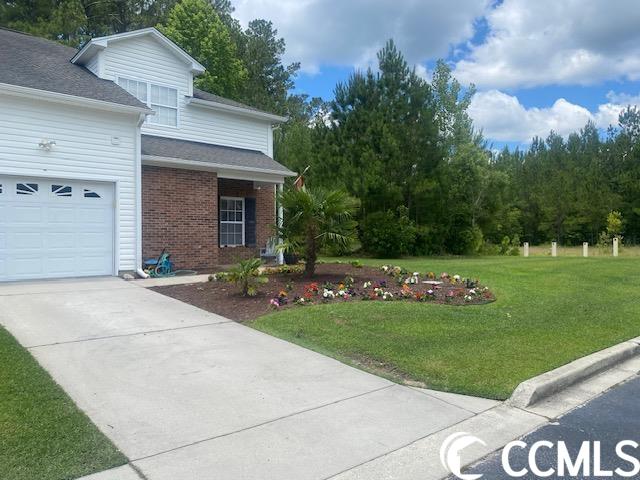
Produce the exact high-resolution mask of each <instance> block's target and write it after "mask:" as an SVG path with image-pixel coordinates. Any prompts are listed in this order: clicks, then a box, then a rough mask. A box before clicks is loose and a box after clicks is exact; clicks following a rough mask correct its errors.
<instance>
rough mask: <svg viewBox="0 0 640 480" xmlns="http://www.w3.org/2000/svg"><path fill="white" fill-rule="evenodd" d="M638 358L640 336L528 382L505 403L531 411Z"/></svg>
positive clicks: (516, 390)
mask: <svg viewBox="0 0 640 480" xmlns="http://www.w3.org/2000/svg"><path fill="white" fill-rule="evenodd" d="M636 355H640V337H637V338H634V339H631V340H628V341H626V342H622V343H620V344H618V345H614V346H613V347H610V348H606V349H604V350H601V351H599V352H596V353H593V354H591V355H587V356H586V357H582V358H579V359H578V360H575V361H573V362H571V363H568V364H567V365H563V366H562V367H560V368H556V369H555V370H551V371H550V372H547V373H543V374H542V375H538V376H537V377H533V378H530V379H529V380H525V381H524V382H522V383H521V384H520V385H518V387H517V388H516V389H515V391H514V392H513V394H512V395H511V397H510V398H509V399H508V400H507V401H506V402H505V403H506V404H507V405H511V406H513V407H517V408H527V407H529V406H531V405H533V404H534V403H537V402H539V401H540V400H542V399H545V398H547V397H549V396H551V395H554V394H556V393H558V392H560V391H562V390H564V389H565V388H567V387H570V386H572V385H574V384H576V383H578V382H580V381H582V380H585V379H587V378H589V377H592V376H593V375H596V374H598V373H601V372H603V371H605V370H608V369H610V368H612V367H614V366H616V365H618V364H620V363H622V362H624V361H626V360H629V359H630V358H632V357H635V356H636Z"/></svg>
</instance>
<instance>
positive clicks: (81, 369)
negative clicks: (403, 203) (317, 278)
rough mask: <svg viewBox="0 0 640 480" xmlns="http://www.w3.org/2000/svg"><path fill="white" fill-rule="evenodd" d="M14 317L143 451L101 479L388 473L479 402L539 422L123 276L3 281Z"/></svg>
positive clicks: (85, 398)
mask: <svg viewBox="0 0 640 480" xmlns="http://www.w3.org/2000/svg"><path fill="white" fill-rule="evenodd" d="M0 323H1V324H2V325H3V326H5V327H6V328H7V329H8V330H9V331H10V332H11V333H12V334H14V335H15V336H16V338H17V339H18V340H19V341H20V342H21V344H22V345H24V346H25V347H27V348H29V349H30V351H31V353H32V354H33V355H34V356H35V357H36V358H37V360H38V361H39V362H40V363H41V364H42V365H43V366H44V367H45V368H46V369H47V370H48V371H49V372H50V373H51V375H52V376H53V377H54V379H55V380H56V381H57V382H58V383H59V384H60V385H61V386H62V387H63V388H64V389H65V390H66V391H67V392H68V394H69V395H70V396H71V397H72V398H73V399H74V401H75V402H76V403H77V404H78V406H79V407H80V408H81V409H82V410H84V411H85V412H86V413H87V414H88V415H89V416H90V418H91V419H92V420H93V421H94V422H95V423H96V425H97V426H98V427H99V428H100V429H101V430H102V431H103V432H104V433H105V434H106V435H107V436H108V437H109V438H111V439H112V440H113V442H114V443H115V444H116V445H117V446H118V447H119V448H120V449H121V450H122V451H123V453H124V454H125V455H127V456H128V457H129V459H130V461H131V465H129V466H126V467H121V468H119V469H116V470H114V471H111V472H104V473H102V474H99V475H95V476H92V477H89V478H92V479H93V478H95V479H96V480H115V479H123V480H129V479H130V478H135V477H134V475H135V476H140V473H141V474H142V475H143V476H144V478H147V479H148V480H165V479H166V480H169V479H170V480H191V479H193V480H203V479H208V478H215V479H233V480H237V479H262V480H266V479H287V480H288V479H296V480H302V479H324V478H329V477H332V476H336V475H340V476H341V477H343V478H370V479H375V478H387V477H386V476H383V471H384V469H385V468H384V467H383V468H381V470H380V471H379V472H378V473H380V476H379V475H378V474H377V473H376V471H375V470H370V469H371V468H375V465H376V460H377V459H381V458H383V457H384V458H385V459H386V460H389V455H392V454H393V452H396V451H406V448H409V447H410V446H411V445H417V444H420V442H422V443H424V442H431V443H433V445H432V447H429V448H431V449H433V448H435V450H434V452H435V454H436V456H437V449H438V448H439V444H438V445H436V444H435V443H437V442H436V441H435V439H436V438H439V436H440V435H442V432H446V431H448V429H456V428H457V425H458V424H460V422H472V421H473V420H474V418H481V417H476V415H478V414H479V413H480V414H481V416H482V415H487V414H489V413H490V412H495V413H494V414H491V415H490V416H489V417H486V418H487V420H481V421H485V422H486V421H489V422H491V425H490V426H491V428H492V429H496V428H498V429H499V428H500V422H501V421H503V420H504V421H506V422H509V421H511V422H515V423H518V422H520V423H521V424H522V425H526V426H527V428H528V427H529V425H530V424H533V423H536V422H537V421H538V418H535V419H534V418H533V417H530V418H527V419H523V418H520V417H517V418H516V417H514V418H512V419H510V417H508V415H507V416H504V415H502V414H501V413H500V412H501V411H500V410H499V409H501V408H502V409H504V408H505V407H502V406H496V405H498V404H497V402H493V401H489V400H484V399H475V398H469V397H464V396H460V395H451V394H442V393H439V392H432V391H429V390H418V389H413V388H409V387H404V386H399V385H396V384H394V383H392V382H389V381H388V380H385V379H382V378H380V377H377V376H374V375H370V374H368V373H365V372H362V371H360V370H357V369H354V368H351V367H349V366H347V365H344V364H342V363H340V362H338V361H335V360H333V359H331V358H328V357H325V356H323V355H320V354H317V353H315V352H312V351H310V350H306V349H304V348H301V347H298V346H296V345H293V344H290V343H288V342H285V341H282V340H279V339H276V338H274V337H271V336H269V335H266V334H263V333H261V332H258V331H255V330H253V329H251V328H248V327H245V326H242V325H239V324H237V323H235V322H231V321H229V320H227V319H225V318H223V317H220V316H218V315H214V314H211V313H208V312H205V311H203V310H200V309H197V308H195V307H192V306H189V305H187V304H184V303H182V302H179V301H177V300H174V299H171V298H169V297H165V296H163V295H161V294H158V293H155V292H152V291H149V290H146V289H144V288H140V287H139V286H134V285H132V284H130V283H127V282H125V281H122V280H119V279H115V278H100V279H91V280H69V281H50V282H26V283H16V284H7V285H3V286H1V287H0ZM507 410H508V409H507ZM508 411H509V412H510V410H508ZM481 412H484V413H481ZM510 414H511V413H510ZM501 415H502V416H501ZM482 418H485V417H482ZM501 419H502V420H501ZM505 425H507V424H506V423H505ZM507 426H508V425H507ZM505 428H506V427H505ZM439 432H440V433H439ZM522 433H524V432H522ZM509 434H511V431H510V432H509ZM434 435H435V436H434ZM430 439H431V440H430ZM416 442H418V443H416ZM434 442H435V443H434ZM431 443H429V444H430V445H431ZM392 463H393V462H392ZM389 465H390V464H389V462H388V461H385V466H386V467H388V466H389ZM356 467H358V468H356ZM433 467H434V466H433V465H425V464H424V463H423V462H418V464H417V465H416V468H418V469H419V470H420V471H421V472H422V473H429V472H430V471H431V472H433V471H435V470H433ZM424 468H426V469H427V470H426V472H425V471H424ZM405 471H411V472H414V471H416V470H415V469H410V470H406V469H405ZM138 472H140V473H138ZM349 472H352V474H350V473H349ZM351 475H353V476H351ZM362 475H366V476H362ZM141 478H143V477H141ZM394 478H400V477H397V476H394ZM424 478H426V477H424Z"/></svg>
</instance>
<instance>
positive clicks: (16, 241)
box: [7, 231, 43, 252]
mask: <svg viewBox="0 0 640 480" xmlns="http://www.w3.org/2000/svg"><path fill="white" fill-rule="evenodd" d="M8 237H9V241H8V242H7V248H9V249H10V250H12V251H14V252H21V251H23V250H40V249H41V248H42V247H43V242H42V232H29V231H26V232H25V231H22V232H21V231H13V232H11V233H10V234H9V235H8Z"/></svg>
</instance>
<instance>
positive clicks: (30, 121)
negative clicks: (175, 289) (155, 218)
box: [0, 95, 138, 270]
mask: <svg viewBox="0 0 640 480" xmlns="http://www.w3.org/2000/svg"><path fill="white" fill-rule="evenodd" d="M0 104H1V105H2V108H0V172H1V173H2V174H4V175H17V176H20V177H22V178H28V177H47V178H55V179H60V180H64V179H74V180H91V181H100V182H109V183H113V184H114V185H115V188H116V191H115V192H114V194H115V202H114V203H116V208H117V210H116V212H115V215H116V233H117V236H118V240H117V243H116V249H117V252H116V253H117V255H118V257H119V263H118V269H119V270H133V269H134V268H135V266H136V265H135V253H136V238H135V235H136V224H135V221H136V209H135V158H136V153H135V145H136V143H135V136H136V121H137V118H138V116H137V115H131V114H126V115H125V114H115V113H109V112H102V111H98V110H92V109H85V108H78V107H72V106H66V105H64V104H59V103H49V102H44V101H39V100H29V99H25V98H16V97H10V96H4V95H0ZM43 139H47V140H53V141H55V142H56V144H55V146H54V147H53V148H52V149H51V151H48V152H47V151H45V150H44V149H42V148H40V147H38V143H39V142H40V141H41V140H43Z"/></svg>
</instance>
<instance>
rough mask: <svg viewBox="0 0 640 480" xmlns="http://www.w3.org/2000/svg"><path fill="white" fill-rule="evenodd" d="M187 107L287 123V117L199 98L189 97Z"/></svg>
mask: <svg viewBox="0 0 640 480" xmlns="http://www.w3.org/2000/svg"><path fill="white" fill-rule="evenodd" d="M187 104H188V105H195V106H199V107H203V108H210V109H212V110H219V111H223V112H229V113H235V114H236V115H243V116H245V117H251V118H259V119H261V120H269V121H271V122H276V123H285V122H287V121H289V117H282V116H280V115H275V114H273V113H266V112H260V111H257V110H251V109H250V108H243V107H236V106H233V105H227V104H225V103H219V102H213V101H211V100H202V99H201V98H195V97H190V98H187Z"/></svg>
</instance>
